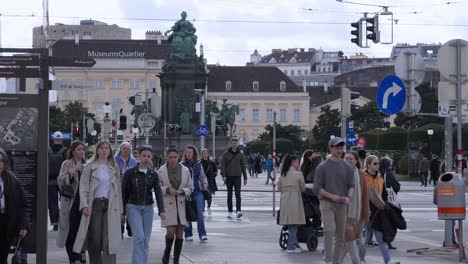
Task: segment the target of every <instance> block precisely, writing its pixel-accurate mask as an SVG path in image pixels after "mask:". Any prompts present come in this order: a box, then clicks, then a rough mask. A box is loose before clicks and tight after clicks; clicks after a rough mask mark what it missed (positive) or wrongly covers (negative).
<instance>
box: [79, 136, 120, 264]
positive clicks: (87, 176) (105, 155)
mask: <svg viewBox="0 0 468 264" xmlns="http://www.w3.org/2000/svg"><path fill="white" fill-rule="evenodd" d="M101 165H106V167H107V172H108V173H109V175H110V178H109V181H110V182H109V192H108V198H107V199H108V201H107V202H106V204H107V216H103V222H104V223H105V222H106V220H107V228H106V226H105V225H104V226H101V227H93V226H91V222H92V220H93V211H94V208H93V206H94V205H95V203H96V202H97V203H98V204H96V205H99V203H101V202H100V201H102V199H100V198H96V193H97V192H98V188H99V187H100V181H101V180H100V177H99V175H98V174H99V173H98V168H99V167H100V166H101ZM104 206H105V205H104ZM80 211H81V212H82V213H83V216H82V217H81V222H80V228H79V231H78V235H77V237H76V241H75V245H74V247H73V251H74V252H77V253H79V252H83V251H85V250H88V254H89V255H90V256H89V257H90V263H91V264H95V263H97V264H100V263H102V260H103V258H102V255H100V254H101V253H100V252H101V251H102V252H103V253H104V257H105V259H104V263H106V262H110V263H115V262H116V259H115V254H116V253H117V252H118V250H119V246H120V241H121V236H120V225H121V221H122V219H124V218H123V217H122V213H123V205H122V189H121V186H120V173H119V169H118V167H117V166H116V164H115V160H114V158H113V155H112V149H111V145H110V143H109V142H108V141H101V142H99V143H98V144H97V146H96V154H95V156H94V158H93V159H92V161H91V162H89V163H88V164H86V166H85V167H84V169H83V174H82V175H81V181H80ZM105 229H107V232H106V230H105ZM93 230H103V231H102V233H101V234H102V237H101V243H100V244H101V248H93V247H92V246H89V245H88V244H90V242H93V241H92V238H91V237H95V235H96V234H93ZM88 231H90V232H88ZM93 244H94V243H93ZM106 244H107V247H106ZM95 254H96V255H99V256H97V257H96V256H95ZM95 259H96V260H95ZM106 260H107V261H106Z"/></svg>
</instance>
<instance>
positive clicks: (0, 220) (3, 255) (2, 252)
mask: <svg viewBox="0 0 468 264" xmlns="http://www.w3.org/2000/svg"><path fill="white" fill-rule="evenodd" d="M7 222H8V216H7V215H6V214H0V264H7V259H8V254H9V252H10V246H11V243H12V242H13V238H14V237H7V230H6V225H7Z"/></svg>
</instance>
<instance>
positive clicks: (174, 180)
mask: <svg viewBox="0 0 468 264" xmlns="http://www.w3.org/2000/svg"><path fill="white" fill-rule="evenodd" d="M178 157H179V153H178V152H177V150H176V149H169V150H167V152H166V158H167V163H166V164H164V165H163V166H162V167H161V168H160V169H159V172H158V174H159V177H160V179H161V190H162V192H163V195H164V208H165V211H166V219H165V220H161V226H162V227H165V228H166V230H167V231H166V249H165V250H164V255H163V258H162V263H163V264H167V263H169V255H170V254H171V249H172V243H173V242H174V236H175V237H176V238H175V245H174V264H178V263H179V258H180V253H181V251H182V245H183V243H184V239H183V237H184V228H185V226H187V225H188V223H187V219H186V217H185V197H190V194H191V193H192V190H193V183H192V178H191V176H190V171H189V170H188V169H187V168H186V167H185V166H183V165H181V164H179V163H178Z"/></svg>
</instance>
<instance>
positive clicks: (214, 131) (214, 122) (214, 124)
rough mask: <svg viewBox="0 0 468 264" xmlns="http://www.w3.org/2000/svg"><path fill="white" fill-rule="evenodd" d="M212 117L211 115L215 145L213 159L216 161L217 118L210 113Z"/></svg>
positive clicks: (213, 145)
mask: <svg viewBox="0 0 468 264" xmlns="http://www.w3.org/2000/svg"><path fill="white" fill-rule="evenodd" d="M210 115H211V137H212V140H213V144H212V147H213V153H212V155H213V157H214V158H215V160H216V116H215V114H214V113H213V112H210Z"/></svg>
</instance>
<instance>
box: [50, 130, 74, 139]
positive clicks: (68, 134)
mask: <svg viewBox="0 0 468 264" xmlns="http://www.w3.org/2000/svg"><path fill="white" fill-rule="evenodd" d="M54 133H55V132H50V133H49V137H50V139H54V138H53V137H52V136H53V135H54ZM62 134H63V140H70V139H71V133H70V132H62Z"/></svg>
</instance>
